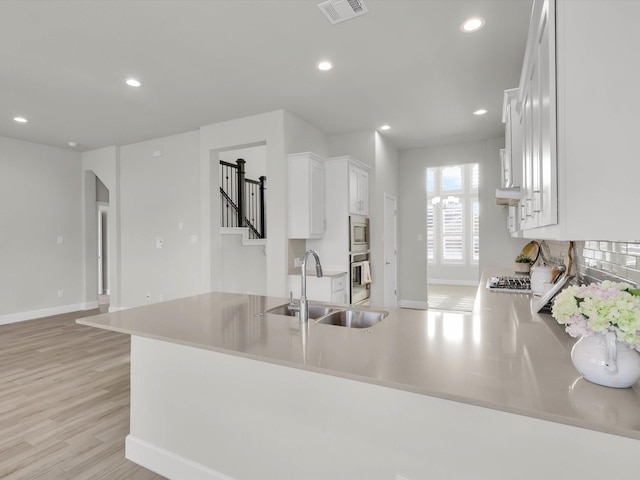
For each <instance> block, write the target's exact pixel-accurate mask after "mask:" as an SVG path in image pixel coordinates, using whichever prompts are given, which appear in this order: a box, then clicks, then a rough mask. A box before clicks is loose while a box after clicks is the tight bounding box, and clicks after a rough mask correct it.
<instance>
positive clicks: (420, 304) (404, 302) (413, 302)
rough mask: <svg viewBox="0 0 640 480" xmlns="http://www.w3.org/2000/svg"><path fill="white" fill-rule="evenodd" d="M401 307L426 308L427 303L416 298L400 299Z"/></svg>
mask: <svg viewBox="0 0 640 480" xmlns="http://www.w3.org/2000/svg"><path fill="white" fill-rule="evenodd" d="M400 307H401V308H413V309H417V310H427V308H428V307H429V303H427V302H419V301H417V300H400Z"/></svg>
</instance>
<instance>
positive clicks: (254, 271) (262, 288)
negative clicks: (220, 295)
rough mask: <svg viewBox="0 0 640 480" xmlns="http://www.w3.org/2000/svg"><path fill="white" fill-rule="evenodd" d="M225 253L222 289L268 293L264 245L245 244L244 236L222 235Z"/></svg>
mask: <svg viewBox="0 0 640 480" xmlns="http://www.w3.org/2000/svg"><path fill="white" fill-rule="evenodd" d="M221 245H222V251H223V252H224V255H222V256H221V262H220V272H219V277H220V291H222V292H231V293H248V294H252V295H266V294H267V262H266V256H265V247H264V245H243V244H242V236H241V235H237V234H230V235H228V234H224V235H222V236H221Z"/></svg>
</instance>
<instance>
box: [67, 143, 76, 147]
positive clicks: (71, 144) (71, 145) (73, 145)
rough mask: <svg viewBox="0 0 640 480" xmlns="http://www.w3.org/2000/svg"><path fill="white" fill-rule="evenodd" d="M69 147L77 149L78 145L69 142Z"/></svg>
mask: <svg viewBox="0 0 640 480" xmlns="http://www.w3.org/2000/svg"><path fill="white" fill-rule="evenodd" d="M67 145H69V146H70V147H77V146H78V144H77V143H76V142H67Z"/></svg>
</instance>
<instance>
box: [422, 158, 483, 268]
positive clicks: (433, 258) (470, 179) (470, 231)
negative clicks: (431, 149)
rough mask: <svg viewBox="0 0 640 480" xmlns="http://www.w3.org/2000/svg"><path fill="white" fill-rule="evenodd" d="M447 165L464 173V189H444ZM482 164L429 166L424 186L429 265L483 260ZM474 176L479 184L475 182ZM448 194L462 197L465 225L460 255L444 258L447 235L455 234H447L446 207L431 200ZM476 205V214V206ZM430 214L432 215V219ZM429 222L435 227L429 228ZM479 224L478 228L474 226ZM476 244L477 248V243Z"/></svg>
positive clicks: (463, 263) (461, 263)
mask: <svg viewBox="0 0 640 480" xmlns="http://www.w3.org/2000/svg"><path fill="white" fill-rule="evenodd" d="M447 168H460V171H461V176H462V181H461V183H462V189H460V190H458V189H454V190H445V189H444V188H443V173H444V170H445V169H447ZM430 172H432V174H433V190H430V189H429V175H430ZM479 175H480V167H479V164H478V163H465V164H454V165H443V166H440V167H427V171H426V175H425V189H426V191H427V192H426V193H427V205H426V212H425V213H426V223H427V225H426V227H427V245H426V250H427V251H426V254H427V262H428V264H430V265H441V266H478V264H479V261H480V220H479V218H480V201H479V195H478V192H479V186H480V177H479ZM474 179H475V180H476V182H477V183H476V184H475V185H474ZM449 195H453V196H456V197H458V198H459V199H460V202H459V207H457V208H460V209H461V220H460V222H461V225H462V232H461V237H462V241H461V243H462V248H461V258H459V259H451V258H445V253H446V249H445V242H446V240H447V238H449V239H450V238H455V236H447V237H445V235H444V220H445V212H444V209H442V208H440V207H439V206H437V205H434V204H433V203H432V200H433V199H434V198H435V197H440V198H446V197H448V196H449ZM475 205H477V215H476V214H475V211H474V206H475ZM430 217H431V218H430ZM430 225H432V227H431V228H430ZM474 227H476V228H474ZM476 245H477V248H475V246H476Z"/></svg>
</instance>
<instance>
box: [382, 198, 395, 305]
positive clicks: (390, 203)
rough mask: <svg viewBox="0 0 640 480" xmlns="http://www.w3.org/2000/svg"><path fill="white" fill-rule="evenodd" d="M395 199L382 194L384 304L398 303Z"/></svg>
mask: <svg viewBox="0 0 640 480" xmlns="http://www.w3.org/2000/svg"><path fill="white" fill-rule="evenodd" d="M396 204H397V200H396V198H395V197H394V196H392V195H389V194H387V193H385V195H384V306H385V307H396V306H397V305H398V251H397V218H396V212H397V208H396V207H397V205H396Z"/></svg>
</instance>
